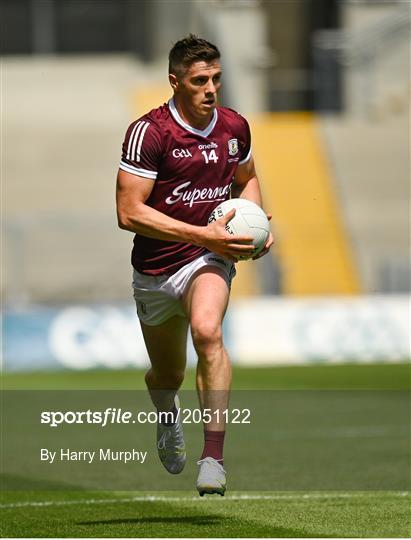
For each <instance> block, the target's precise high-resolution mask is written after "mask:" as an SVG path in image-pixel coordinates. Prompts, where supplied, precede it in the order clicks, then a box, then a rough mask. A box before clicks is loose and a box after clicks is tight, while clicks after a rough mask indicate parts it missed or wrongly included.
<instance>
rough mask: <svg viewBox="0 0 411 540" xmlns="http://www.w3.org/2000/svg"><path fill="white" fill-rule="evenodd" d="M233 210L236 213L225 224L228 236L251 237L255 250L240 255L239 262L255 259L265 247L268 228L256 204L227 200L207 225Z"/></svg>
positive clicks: (220, 205)
mask: <svg viewBox="0 0 411 540" xmlns="http://www.w3.org/2000/svg"><path fill="white" fill-rule="evenodd" d="M233 208H235V210H236V213H235V216H234V217H233V219H232V220H231V221H229V222H228V223H227V226H226V229H227V231H228V232H229V233H230V234H233V235H240V236H251V237H252V238H253V239H254V240H253V245H254V246H255V250H254V251H253V252H252V253H250V254H247V255H241V256H240V257H238V259H239V260H246V259H251V258H252V257H255V256H256V255H258V253H260V251H261V250H262V249H263V247H264V246H265V243H266V242H267V239H268V235H269V234H270V226H269V223H268V219H267V216H266V215H265V212H264V210H262V209H261V208H260V207H259V206H258V205H257V204H255V203H253V202H251V201H247V200H246V199H229V200H228V201H224V202H222V203H221V204H219V205H218V206H217V207H216V208H215V209H214V210H213V212H212V213H211V215H210V217H209V218H208V223H212V222H213V221H216V220H217V219H220V218H221V217H223V216H224V215H225V214H227V213H228V212H229V211H230V210H232V209H233Z"/></svg>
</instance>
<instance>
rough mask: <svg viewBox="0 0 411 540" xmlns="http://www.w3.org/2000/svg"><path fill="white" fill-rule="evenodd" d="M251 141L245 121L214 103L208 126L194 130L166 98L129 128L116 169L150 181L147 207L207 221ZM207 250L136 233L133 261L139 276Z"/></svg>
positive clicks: (169, 269) (170, 268)
mask: <svg viewBox="0 0 411 540" xmlns="http://www.w3.org/2000/svg"><path fill="white" fill-rule="evenodd" d="M250 139H251V137H250V129H249V127H248V123H247V121H246V120H245V118H243V117H242V116H241V115H239V114H238V113H237V112H235V111H233V110H231V109H227V108H224V107H217V108H216V109H215V110H214V114H213V118H212V120H211V122H210V123H209V125H208V126H207V127H206V128H205V129H204V130H199V129H195V128H193V127H191V126H189V125H188V124H186V123H185V122H184V120H183V119H182V118H181V116H180V115H179V114H178V112H177V109H176V107H175V105H174V101H173V100H172V99H171V100H170V101H169V102H168V103H167V104H164V105H162V106H161V107H159V108H158V109H153V110H152V111H150V112H149V113H148V114H146V115H144V116H142V117H141V118H140V119H139V120H136V121H135V122H133V123H132V124H131V125H130V126H129V128H128V130H127V132H126V136H125V140H124V143H123V153H122V158H121V162H120V169H122V170H124V171H126V172H129V173H131V174H135V175H137V176H142V177H144V178H150V179H151V180H152V181H153V182H154V186H153V190H152V192H151V194H150V196H149V198H148V199H147V201H146V204H147V205H148V206H151V207H153V208H155V209H156V210H159V211H160V212H163V213H164V214H167V215H168V216H171V217H172V218H175V219H178V220H180V221H184V222H186V223H190V224H193V225H207V222H208V217H209V215H210V214H211V212H212V211H213V210H214V208H215V207H216V206H218V205H219V204H220V203H221V202H222V201H225V200H226V199H228V198H229V197H230V187H231V184H232V182H233V177H234V174H235V171H236V169H237V166H238V165H239V164H241V163H245V162H246V161H248V160H249V159H250V155H251V150H250V144H251V140H250ZM206 251H207V250H206V249H204V248H202V247H198V246H194V245H192V244H187V243H184V242H169V241H164V240H155V239H153V238H148V237H145V236H141V235H139V234H136V235H135V237H134V247H133V253H132V264H133V266H134V268H135V269H136V270H137V271H138V272H141V273H143V274H148V275H152V276H156V275H161V274H168V275H171V274H173V273H174V272H176V271H177V270H178V269H179V268H181V267H182V266H184V265H185V264H187V263H189V262H190V261H192V260H194V259H196V258H197V257H199V256H201V255H202V254H203V253H205V252H206Z"/></svg>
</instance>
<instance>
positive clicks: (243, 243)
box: [202, 208, 255, 262]
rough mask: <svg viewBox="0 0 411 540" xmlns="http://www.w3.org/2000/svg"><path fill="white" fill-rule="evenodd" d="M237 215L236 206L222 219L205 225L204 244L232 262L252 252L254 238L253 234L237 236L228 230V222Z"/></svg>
mask: <svg viewBox="0 0 411 540" xmlns="http://www.w3.org/2000/svg"><path fill="white" fill-rule="evenodd" d="M234 216H235V208H233V209H232V210H230V211H229V212H228V213H227V214H225V215H224V216H223V217H221V218H220V219H217V220H216V221H213V222H212V223H209V224H208V225H207V227H204V229H205V230H204V238H203V241H202V245H203V246H204V247H205V248H207V249H208V250H209V251H211V252H213V253H217V254H218V255H221V256H222V257H225V258H226V259H229V260H230V261H232V262H237V261H238V257H240V256H241V255H246V254H247V253H252V252H253V251H254V248H255V246H253V244H252V242H253V238H252V237H251V236H235V235H233V234H230V233H229V232H228V231H227V227H226V226H227V223H228V222H229V221H230V220H232V219H233V217H234Z"/></svg>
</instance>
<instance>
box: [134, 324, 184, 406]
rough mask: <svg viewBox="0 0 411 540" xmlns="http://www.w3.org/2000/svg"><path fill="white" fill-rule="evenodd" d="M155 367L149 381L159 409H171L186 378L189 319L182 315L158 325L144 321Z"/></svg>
mask: <svg viewBox="0 0 411 540" xmlns="http://www.w3.org/2000/svg"><path fill="white" fill-rule="evenodd" d="M140 324H141V329H142V332H143V337H144V341H145V344H146V349H147V352H148V356H149V358H150V362H151V367H150V369H149V370H148V371H147V373H146V377H145V379H146V384H147V388H148V391H149V392H150V396H151V399H152V401H153V403H154V405H155V406H156V407H157V409H158V410H159V411H170V410H171V409H172V407H173V404H174V396H175V394H176V392H177V390H178V389H179V388H180V386H181V384H182V382H183V380H184V370H185V366H186V344H187V330H188V321H187V319H186V318H185V317H180V316H178V315H176V316H174V317H171V318H170V319H168V320H167V321H165V322H163V323H162V324H160V325H157V326H151V325H147V324H144V323H143V322H141V321H140Z"/></svg>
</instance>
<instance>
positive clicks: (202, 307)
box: [182, 266, 230, 339]
mask: <svg viewBox="0 0 411 540" xmlns="http://www.w3.org/2000/svg"><path fill="white" fill-rule="evenodd" d="M229 297H230V289H229V286H228V284H227V281H226V279H225V278H224V275H223V273H222V271H221V270H220V269H219V268H217V267H214V266H207V267H203V268H201V269H200V270H199V271H198V272H196V273H195V274H194V276H193V277H192V279H191V280H190V283H189V284H188V286H187V288H186V290H185V292H184V295H183V298H182V301H183V306H184V310H185V312H186V313H187V317H188V319H189V321H190V325H191V330H192V333H193V339H194V338H195V336H196V334H197V335H198V337H199V339H201V338H202V337H203V335H204V338H206V337H207V336H215V337H221V325H222V321H223V318H224V315H225V312H226V309H227V305H228V300H229Z"/></svg>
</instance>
